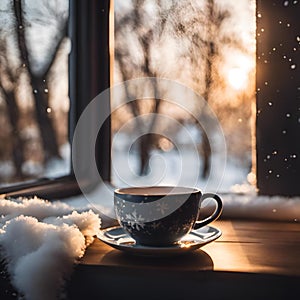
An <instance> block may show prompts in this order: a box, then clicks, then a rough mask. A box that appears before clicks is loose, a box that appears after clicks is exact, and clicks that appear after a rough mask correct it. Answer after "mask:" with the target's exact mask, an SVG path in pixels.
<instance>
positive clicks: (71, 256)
mask: <svg viewBox="0 0 300 300" xmlns="http://www.w3.org/2000/svg"><path fill="white" fill-rule="evenodd" d="M0 216H1V218H0V246H1V248H0V249H1V250H0V254H1V256H2V257H3V258H4V259H5V262H6V264H7V270H8V272H9V275H10V277H11V281H12V284H13V285H14V287H15V288H16V289H17V290H18V292H19V293H20V294H21V295H23V296H24V297H25V298H26V299H28V300H40V299H45V300H47V299H49V300H52V299H57V298H58V296H59V294H60V293H61V292H62V291H63V285H64V282H65V280H66V279H67V278H68V277H69V276H70V274H71V272H72V269H73V266H74V263H76V261H77V260H78V259H79V258H80V257H82V256H83V255H84V252H85V249H86V247H87V246H88V245H89V244H90V243H92V242H93V239H94V236H95V235H96V234H97V232H98V231H99V229H100V225H101V220H100V218H99V216H98V215H97V214H95V213H94V212H92V211H91V210H89V211H81V212H78V211H74V208H73V207H72V206H70V205H68V204H66V203H62V202H59V201H55V202H52V203H50V202H48V201H46V200H43V199H39V198H36V197H35V198H32V199H14V200H12V199H4V198H0Z"/></svg>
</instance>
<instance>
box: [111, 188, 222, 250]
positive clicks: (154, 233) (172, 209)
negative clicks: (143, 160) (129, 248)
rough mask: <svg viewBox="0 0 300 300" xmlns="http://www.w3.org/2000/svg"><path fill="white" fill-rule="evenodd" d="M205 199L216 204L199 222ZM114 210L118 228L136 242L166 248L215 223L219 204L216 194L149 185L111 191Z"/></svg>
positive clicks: (192, 189) (218, 212) (191, 189)
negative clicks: (123, 230)
mask: <svg viewBox="0 0 300 300" xmlns="http://www.w3.org/2000/svg"><path fill="white" fill-rule="evenodd" d="M207 198H211V199H213V200H214V201H215V202H216V208H215V210H214V212H213V213H212V214H211V215H210V216H209V217H207V218H206V219H204V220H201V221H199V220H198V218H199V213H200V207H201V203H202V201H203V200H204V199H207ZM114 207H115V212H116V216H117V219H118V221H119V223H120V225H121V226H122V227H123V228H124V229H125V231H126V232H128V233H129V235H130V236H131V237H132V238H134V239H135V241H136V243H138V244H140V245H147V246H167V245H172V244H174V243H176V242H178V241H179V240H180V239H181V238H182V237H183V236H185V235H186V234H188V233H189V232H190V231H191V230H193V229H198V228H200V227H203V226H205V225H207V224H209V223H211V222H212V221H214V220H216V219H217V218H218V217H219V216H220V214H221V212H222V209H223V203H222V200H221V198H220V197H219V196H218V195H216V194H212V193H205V194H202V193H201V191H200V190H199V189H196V188H189V187H168V186H152V187H130V188H121V189H117V190H115V192H114Z"/></svg>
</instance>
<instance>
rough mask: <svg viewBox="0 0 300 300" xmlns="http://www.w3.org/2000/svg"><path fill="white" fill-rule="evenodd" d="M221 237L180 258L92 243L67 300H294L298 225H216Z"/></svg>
mask: <svg viewBox="0 0 300 300" xmlns="http://www.w3.org/2000/svg"><path fill="white" fill-rule="evenodd" d="M212 226H215V227H218V228H219V229H221V231H222V233H223V234H222V236H221V237H220V238H219V239H218V240H216V241H214V242H212V243H210V244H208V245H205V246H204V247H202V248H201V249H199V250H196V251H194V252H191V253H189V254H186V255H184V256H177V257H167V258H146V257H137V256H132V255H128V254H126V253H123V252H121V251H118V250H115V249H113V248H111V247H110V246H108V245H105V244H104V243H102V242H101V241H99V240H98V239H97V240H95V242H94V243H93V244H92V245H91V246H90V247H89V248H88V250H87V252H86V254H85V256H84V257H83V259H82V260H81V262H80V263H79V264H78V266H77V267H76V269H75V271H74V273H73V276H72V278H71V280H70V282H69V285H68V286H69V288H68V293H69V298H71V299H83V297H84V298H85V299H120V297H121V298H122V297H123V296H124V295H126V297H125V299H132V298H133V299H188V298H192V297H196V296H197V297H198V298H199V299H200V297H205V299H286V298H287V297H288V296H290V295H292V294H295V293H296V295H297V296H296V298H295V299H300V224H299V223H296V222H295V223H282V222H256V221H255V222H254V221H245V220H244V221H239V220H233V221H229V220H221V221H216V222H215V223H213V224H212Z"/></svg>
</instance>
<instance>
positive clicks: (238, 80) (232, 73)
mask: <svg viewBox="0 0 300 300" xmlns="http://www.w3.org/2000/svg"><path fill="white" fill-rule="evenodd" d="M247 75H248V74H247V72H246V70H245V69H243V68H240V67H234V68H231V69H229V70H228V73H227V80H228V83H229V84H230V86H231V87H232V88H233V89H235V90H243V89H245V88H246V87H247V84H248V76H247Z"/></svg>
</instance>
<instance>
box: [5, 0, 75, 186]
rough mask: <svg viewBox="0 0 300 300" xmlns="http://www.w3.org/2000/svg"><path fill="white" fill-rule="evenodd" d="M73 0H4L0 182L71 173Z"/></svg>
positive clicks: (24, 180)
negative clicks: (70, 28) (69, 24)
mask: <svg viewBox="0 0 300 300" xmlns="http://www.w3.org/2000/svg"><path fill="white" fill-rule="evenodd" d="M68 6H69V2H68V1H67V0H63V1H61V0H60V1H58V0H44V1H34V0H26V1H8V0H7V1H1V2H0V24H1V25H0V123H1V125H0V126H1V131H0V140H1V143H0V186H1V187H3V186H8V185H12V184H16V183H20V182H27V181H32V180H36V179H37V178H44V177H50V178H51V177H58V176H63V175H66V174H69V172H70V163H69V160H70V147H69V137H68V113H69V98H68V53H69V48H70V45H69V40H68V38H67V22H68V9H69V8H68Z"/></svg>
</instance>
